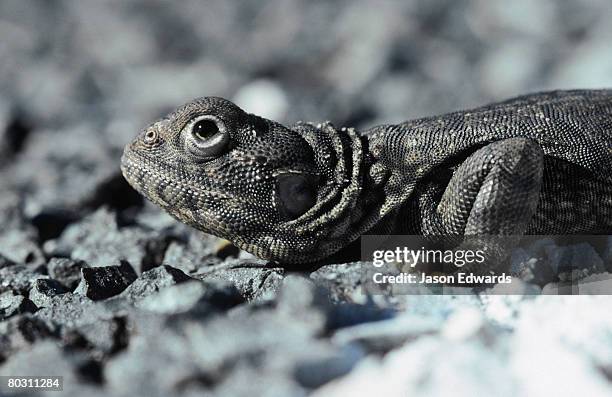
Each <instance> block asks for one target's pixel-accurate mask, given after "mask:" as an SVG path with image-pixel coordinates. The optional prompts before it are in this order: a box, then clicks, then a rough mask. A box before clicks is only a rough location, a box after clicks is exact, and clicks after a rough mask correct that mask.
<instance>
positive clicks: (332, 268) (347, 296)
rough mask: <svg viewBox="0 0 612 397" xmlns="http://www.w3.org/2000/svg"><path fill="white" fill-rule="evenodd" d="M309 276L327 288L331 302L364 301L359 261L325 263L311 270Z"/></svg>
mask: <svg viewBox="0 0 612 397" xmlns="http://www.w3.org/2000/svg"><path fill="white" fill-rule="evenodd" d="M310 278H311V279H312V280H313V281H314V282H315V283H317V284H320V285H324V286H326V287H327V288H328V289H329V291H330V297H331V299H332V301H333V302H355V303H365V302H366V296H365V295H364V294H363V293H362V292H363V289H362V284H361V281H362V278H363V271H362V265H361V263H358V262H353V263H343V264H334V265H326V266H323V267H321V268H320V269H318V270H316V271H314V272H312V273H311V274H310Z"/></svg>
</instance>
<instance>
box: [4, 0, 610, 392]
mask: <svg viewBox="0 0 612 397" xmlns="http://www.w3.org/2000/svg"><path fill="white" fill-rule="evenodd" d="M176 4H178V3H171V2H164V1H144V0H130V1H118V0H111V1H106V2H94V1H89V0H86V1H69V0H66V1H58V2H44V1H36V0H21V1H5V2H2V3H0V59H1V60H2V61H1V62H0V225H1V226H2V227H1V228H0V375H28V374H41V375H52V374H56V375H63V376H64V385H65V391H64V393H63V394H62V395H75V396H76V395H109V394H111V395H151V396H156V395H159V396H172V395H202V393H204V394H205V395H218V396H237V395H238V396H239V395H248V396H253V395H266V396H300V395H308V394H313V395H318V396H345V395H370V394H380V395H398V396H399V395H401V396H405V395H414V396H435V395H440V396H446V395H451V394H452V395H455V396H472V395H503V396H505V395H508V396H515V395H551V394H554V395H558V396H562V395H576V394H578V393H580V394H586V395H590V396H599V395H601V396H604V395H610V393H612V316H610V310H609V309H610V307H611V305H612V298H610V297H609V296H606V295H590V296H586V295H585V296H554V294H555V293H556V292H558V290H559V288H560V284H559V283H560V282H562V281H567V280H568V279H569V280H572V281H573V282H576V283H577V282H581V283H582V285H581V288H582V289H581V290H582V291H584V290H588V291H589V292H592V293H597V292H599V293H605V292H606V291H607V290H610V286H609V279H610V278H609V275H610V273H609V272H611V271H612V239H608V242H607V245H604V246H603V247H598V249H597V250H596V249H594V248H593V247H591V246H588V245H572V246H569V247H566V248H563V249H562V250H563V251H564V252H566V254H567V255H566V256H565V258H566V259H564V261H566V262H563V260H560V259H559V258H558V257H552V256H547V255H546V254H545V253H544V254H543V253H542V252H541V251H537V250H535V249H534V250H526V251H523V252H522V253H520V255H515V256H514V257H513V265H514V266H515V268H517V267H518V269H520V270H521V272H520V273H521V277H522V279H523V280H524V281H517V282H518V283H519V285H520V286H521V288H522V289H523V291H524V292H526V293H528V294H526V295H522V296H521V295H489V294H487V295H478V294H475V293H470V294H463V295H443V296H435V295H393V296H383V295H367V294H364V293H363V290H362V288H361V276H362V274H363V273H362V266H366V265H364V264H361V263H352V264H337V265H329V266H324V267H322V268H320V269H318V270H316V271H314V272H307V273H304V272H295V271H291V269H285V268H282V267H279V266H277V265H274V264H270V263H265V262H263V261H261V260H258V259H256V258H254V257H252V256H250V255H248V254H246V253H244V252H240V251H238V250H237V249H235V248H234V247H232V246H231V245H227V244H226V243H224V242H222V241H220V240H218V239H215V238H213V237H210V236H203V235H201V234H200V233H198V232H196V231H194V230H191V229H189V228H188V227H186V226H183V225H181V224H178V223H177V222H175V221H173V220H172V219H170V218H169V217H167V216H166V215H164V214H162V213H161V211H159V210H157V209H156V208H154V207H153V206H151V205H149V204H148V203H146V202H145V201H144V200H143V199H142V198H141V197H140V196H139V195H138V194H136V193H135V192H134V191H133V190H132V189H131V188H130V187H129V186H128V185H127V184H126V182H125V181H124V180H123V178H122V177H121V175H120V172H119V166H118V165H119V157H120V153H121V150H122V147H123V146H124V144H125V143H126V142H128V141H129V140H130V139H131V138H132V137H133V136H134V135H135V134H136V133H137V132H138V130H139V129H140V128H142V127H143V126H145V125H146V124H147V123H148V122H149V121H151V120H152V119H154V118H156V117H158V116H160V115H161V114H164V113H166V112H167V111H168V110H170V109H171V108H174V107H176V106H177V105H179V104H181V103H183V102H185V101H188V100H190V99H192V98H194V97H197V96H203V95H219V96H224V97H227V98H230V99H233V100H235V101H236V102H238V103H239V104H240V105H241V106H243V107H244V108H245V109H247V110H248V111H251V112H255V113H258V114H261V115H264V116H267V117H270V118H274V119H277V120H279V121H286V122H293V121H296V120H299V119H302V120H309V121H321V120H328V119H329V120H332V121H333V122H334V123H335V124H336V125H347V126H355V127H359V128H365V127H369V126H372V125H375V124H378V123H392V122H399V121H402V120H405V119H408V118H413V117H421V116H427V115H431V114H435V113H439V112H445V111H450V110H455V109H460V108H467V107H470V106H475V105H479V104H483V103H485V102H487V101H491V100H498V99H504V98H505V97H509V96H512V95H517V94H522V93H526V92H530V91H536V90H543V89H553V88H578V87H582V88H599V87H611V86H612V51H610V44H609V43H610V40H611V39H612V24H610V23H609V21H610V18H611V17H612V6H610V5H609V2H608V1H607V0H590V1H586V0H585V1H552V0H548V1H547V0H541V1H538V2H531V1H528V0H521V1H514V2H512V5H510V3H508V2H505V1H501V0H500V1H484V0H483V1H453V0H447V1H443V0H437V1H406V2H395V1H380V2H374V1H369V2H368V1H338V2H309V1H305V0H304V1H298V0H269V1H262V2H227V1H220V0H219V1H210V2H206V3H205V4H204V3H202V2H199V1H195V0H188V1H183V2H181V3H180V7H179V6H178V5H176ZM551 244H552V245H554V244H555V243H554V242H550V241H548V242H545V244H544V245H547V246H551ZM544 252H545V250H544ZM567 258H569V259H567ZM567 261H569V262H567ZM568 263H570V265H571V266H572V267H573V269H574V271H573V272H570V273H568V272H565V273H563V272H561V273H562V274H561V275H555V274H558V273H559V268H560V266H566V265H567V264H568ZM496 288H497V290H496V291H497V292H503V287H501V286H497V287H496ZM500 290H502V291H500ZM494 292H495V291H494ZM550 294H553V295H550ZM0 394H1V392H0ZM52 395H56V394H52Z"/></svg>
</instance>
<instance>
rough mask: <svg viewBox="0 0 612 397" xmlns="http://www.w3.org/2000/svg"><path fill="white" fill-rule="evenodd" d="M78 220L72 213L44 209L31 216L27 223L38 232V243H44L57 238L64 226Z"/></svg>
mask: <svg viewBox="0 0 612 397" xmlns="http://www.w3.org/2000/svg"><path fill="white" fill-rule="evenodd" d="M78 219H79V218H78V217H77V216H76V215H75V214H74V213H73V212H69V211H65V210H58V209H45V210H42V211H38V212H36V213H35V214H33V215H32V217H31V219H29V221H30V223H31V224H32V225H33V226H34V227H35V228H36V230H37V232H38V233H37V234H38V241H40V242H44V241H47V240H50V239H53V238H57V237H59V236H60V235H61V234H62V232H63V231H64V229H65V228H66V226H68V225H69V224H71V223H72V222H76V221H77V220H78Z"/></svg>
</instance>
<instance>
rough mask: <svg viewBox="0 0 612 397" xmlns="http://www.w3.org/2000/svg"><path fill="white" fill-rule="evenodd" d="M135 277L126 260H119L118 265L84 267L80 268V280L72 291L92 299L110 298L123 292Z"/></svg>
mask: <svg viewBox="0 0 612 397" xmlns="http://www.w3.org/2000/svg"><path fill="white" fill-rule="evenodd" d="M137 277H138V276H137V275H136V272H135V271H134V269H133V268H132V266H130V264H129V263H128V262H126V261H120V265H119V266H105V267H91V268H89V267H84V268H81V282H80V284H79V285H78V286H77V287H76V289H75V290H74V293H75V294H80V295H85V296H87V297H88V298H90V299H92V300H100V299H106V298H110V297H111V296H115V295H117V294H120V293H121V292H123V290H125V289H126V288H127V287H128V286H129V285H130V284H131V283H133V282H134V280H136V278H137Z"/></svg>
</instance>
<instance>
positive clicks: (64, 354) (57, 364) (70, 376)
mask: <svg viewBox="0 0 612 397" xmlns="http://www.w3.org/2000/svg"><path fill="white" fill-rule="evenodd" d="M88 364H90V362H89V360H88V358H87V355H85V354H82V353H81V354H78V353H74V352H70V351H65V350H64V349H62V348H61V347H59V346H58V345H57V344H55V343H53V342H51V341H41V342H39V343H36V344H35V345H33V346H32V348H31V349H28V350H23V351H19V352H17V353H16V354H14V355H12V356H11V357H10V358H9V359H8V360H7V361H6V362H5V363H4V365H3V366H1V367H0V375H1V376H9V375H10V376H15V374H19V375H21V376H49V375H54V374H60V375H61V376H62V377H63V391H62V392H61V393H65V394H67V395H87V396H102V395H103V393H102V392H100V390H99V389H98V388H97V387H96V386H95V385H92V384H91V383H89V384H88V382H85V380H86V379H87V378H88V375H89V374H88V373H87V372H88V369H90V368H91V366H90V365H88Z"/></svg>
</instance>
